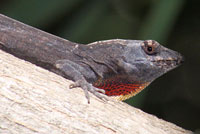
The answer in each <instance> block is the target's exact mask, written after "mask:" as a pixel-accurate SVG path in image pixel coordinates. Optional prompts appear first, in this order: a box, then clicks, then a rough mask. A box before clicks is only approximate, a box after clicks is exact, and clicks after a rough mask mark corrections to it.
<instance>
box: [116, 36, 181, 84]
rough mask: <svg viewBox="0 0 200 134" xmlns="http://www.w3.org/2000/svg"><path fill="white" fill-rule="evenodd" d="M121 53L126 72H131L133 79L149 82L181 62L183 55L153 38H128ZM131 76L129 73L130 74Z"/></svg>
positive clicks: (122, 64)
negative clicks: (143, 39)
mask: <svg viewBox="0 0 200 134" xmlns="http://www.w3.org/2000/svg"><path fill="white" fill-rule="evenodd" d="M128 42H129V43H128V44H127V46H126V47H125V51H124V53H123V56H122V57H123V58H122V59H123V61H122V62H121V63H120V62H118V64H119V65H120V66H123V68H124V70H125V71H126V73H129V74H131V73H133V75H132V76H134V77H135V79H137V80H140V81H143V82H151V81H153V80H155V79H156V78H158V77H159V76H161V75H163V74H165V73H166V72H168V71H170V70H172V69H174V68H176V67H177V66H179V65H180V64H181V63H182V62H183V57H182V56H181V54H179V53H178V52H176V51H173V50H170V49H168V48H166V47H164V46H162V45H160V44H159V43H158V42H156V41H154V40H145V41H140V40H139V41H138V40H129V41H128ZM130 76H131V75H130Z"/></svg>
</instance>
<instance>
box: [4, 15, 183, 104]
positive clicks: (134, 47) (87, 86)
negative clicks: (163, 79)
mask: <svg viewBox="0 0 200 134" xmlns="http://www.w3.org/2000/svg"><path fill="white" fill-rule="evenodd" d="M0 48H1V49H2V50H4V51H6V52H9V53H11V54H13V55H15V56H17V57H19V58H22V59H25V60H27V61H30V62H32V63H34V64H36V65H38V66H41V67H43V68H45V69H48V70H50V71H52V72H54V73H57V74H59V75H61V76H63V77H65V78H67V79H71V80H73V81H74V82H75V83H74V84H73V85H71V86H70V88H73V87H81V88H82V89H83V90H84V92H85V95H86V97H87V99H88V102H89V95H88V92H91V93H93V94H94V95H96V96H97V97H99V98H101V99H104V97H103V96H102V95H101V93H105V94H106V95H108V96H112V97H115V99H117V100H125V99H128V98H129V97H131V96H134V95H135V94H137V93H138V92H140V91H141V90H142V89H144V88H145V87H146V86H148V85H149V84H150V83H151V82H152V81H153V80H155V79H156V78H158V77H159V76H161V75H163V74H164V73H166V72H168V71H169V70H171V69H173V68H175V67H177V66H178V65H180V63H181V62H182V61H183V58H182V56H181V55H180V54H179V53H177V52H175V51H173V50H170V49H168V48H165V47H163V46H161V45H160V44H159V43H158V42H156V41H153V40H145V41H143V40H122V39H113V40H106V41H97V42H94V43H90V44H88V45H83V44H78V43H73V42H70V41H68V40H64V39H62V38H59V37H56V36H54V35H51V34H48V33H46V32H43V31H40V30H38V29H36V28H33V27H30V26H28V25H25V24H23V23H21V22H18V21H15V20H13V19H11V18H8V17H6V16H4V15H0Z"/></svg>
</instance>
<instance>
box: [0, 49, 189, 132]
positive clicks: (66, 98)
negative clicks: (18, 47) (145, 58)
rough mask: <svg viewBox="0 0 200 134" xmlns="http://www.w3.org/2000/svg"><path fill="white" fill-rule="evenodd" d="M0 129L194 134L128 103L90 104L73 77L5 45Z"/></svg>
mask: <svg viewBox="0 0 200 134" xmlns="http://www.w3.org/2000/svg"><path fill="white" fill-rule="evenodd" d="M0 69H1V71H0V134H36V133H37V134H38V133H39V134H64V133H65V134H83V133H89V134H103V133H105V134H124V133H125V134H129V133H130V134H189V133H192V132H191V131H187V130H184V129H182V128H180V127H178V126H176V125H174V124H172V123H169V122H166V121H163V120H161V119H158V118H157V117H155V116H152V115H149V114H147V113H144V112H143V111H141V110H139V109H136V108H134V107H131V106H129V105H127V104H125V103H123V102H117V101H114V100H112V99H111V100H110V101H108V102H102V101H101V100H99V99H98V98H96V97H94V96H93V95H91V94H90V96H91V104H87V100H86V98H85V97H84V93H83V91H82V90H81V89H79V88H76V89H69V88H68V86H69V84H70V83H72V81H69V80H66V79H64V78H62V77H61V76H59V75H56V74H54V73H51V72H49V71H47V70H44V69H42V68H40V67H37V66H35V65H33V64H31V63H28V62H26V61H23V60H20V59H18V58H16V57H14V56H12V55H10V54H7V53H5V52H3V51H1V50H0Z"/></svg>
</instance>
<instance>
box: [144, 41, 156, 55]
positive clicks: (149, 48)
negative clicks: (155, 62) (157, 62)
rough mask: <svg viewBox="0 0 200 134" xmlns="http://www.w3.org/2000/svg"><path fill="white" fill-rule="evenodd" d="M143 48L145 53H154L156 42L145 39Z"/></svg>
mask: <svg viewBox="0 0 200 134" xmlns="http://www.w3.org/2000/svg"><path fill="white" fill-rule="evenodd" d="M142 47H143V50H144V51H145V53H146V54H148V55H154V54H156V47H157V44H156V42H155V41H152V40H146V41H144V42H143V45H142Z"/></svg>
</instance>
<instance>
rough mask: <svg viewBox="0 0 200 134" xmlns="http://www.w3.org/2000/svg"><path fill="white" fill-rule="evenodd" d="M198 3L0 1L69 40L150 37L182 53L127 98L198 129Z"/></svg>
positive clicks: (0, 7)
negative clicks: (171, 65)
mask: <svg viewBox="0 0 200 134" xmlns="http://www.w3.org/2000/svg"><path fill="white" fill-rule="evenodd" d="M199 7H200V1H199V0H140V1H138V0H56V1H55V0H54V1H52V0H1V1H0V13H1V14H4V15H7V16H9V17H12V18H14V19H17V20H19V21H21V22H24V23H26V24H28V25H31V26H34V27H37V28H39V29H42V30H44V31H47V32H49V33H52V34H55V35H57V36H60V37H62V38H65V39H68V40H70V41H74V42H78V43H85V44H87V43H90V42H93V41H97V40H106V39H113V38H122V39H154V40H157V41H159V42H160V43H161V44H162V45H164V46H166V47H169V48H171V49H173V50H176V51H179V52H180V53H182V54H183V55H184V56H185V63H184V64H183V65H182V66H180V67H179V68H177V69H175V70H173V71H171V72H169V73H167V74H166V75H164V76H162V77H161V78H159V79H157V80H156V81H154V82H153V83H152V84H151V85H150V86H149V87H148V88H147V89H146V90H144V91H143V92H142V93H140V94H138V95H137V96H135V97H133V98H131V99H129V100H127V101H126V102H127V103H129V104H130V105H133V106H135V107H138V108H140V109H142V110H143V111H145V112H148V113H151V114H154V115H156V116H158V117H159V118H162V119H164V120H167V121H170V122H173V123H175V124H177V125H178V126H181V127H183V128H185V129H189V130H192V131H198V129H200V88H199V87H198V83H199V82H200V8H199ZM127 118H128V117H127Z"/></svg>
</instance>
